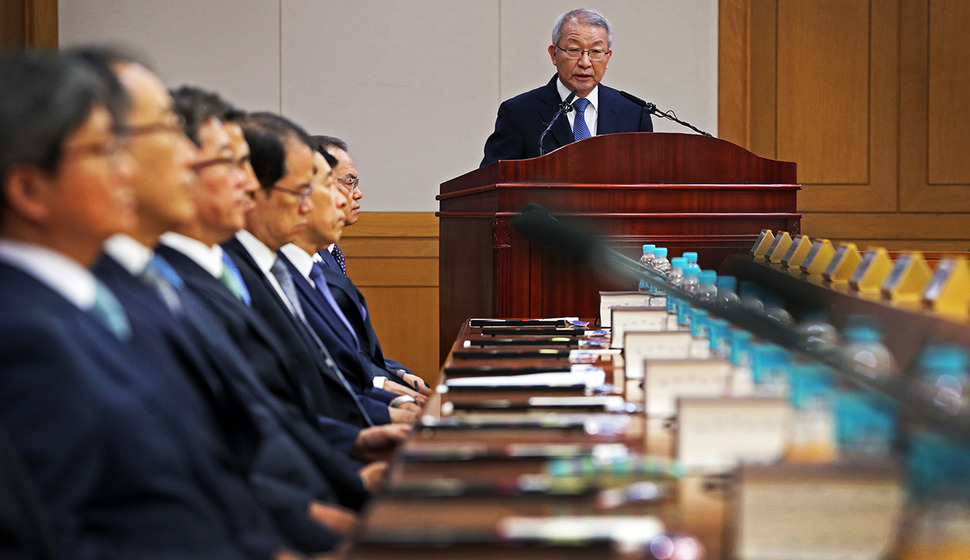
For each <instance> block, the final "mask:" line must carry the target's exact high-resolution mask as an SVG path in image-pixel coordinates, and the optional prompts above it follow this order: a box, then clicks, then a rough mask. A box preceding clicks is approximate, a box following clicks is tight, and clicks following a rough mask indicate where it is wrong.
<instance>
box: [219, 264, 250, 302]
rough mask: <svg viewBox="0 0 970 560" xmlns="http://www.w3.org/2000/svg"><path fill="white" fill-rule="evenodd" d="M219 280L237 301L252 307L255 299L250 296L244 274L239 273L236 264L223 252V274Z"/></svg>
mask: <svg viewBox="0 0 970 560" xmlns="http://www.w3.org/2000/svg"><path fill="white" fill-rule="evenodd" d="M219 280H220V281H221V282H222V283H223V284H225V285H226V287H227V288H229V291H230V292H232V295H234V296H236V299H238V300H240V301H242V302H243V303H245V304H246V306H247V307H252V305H253V298H252V296H250V295H249V289H248V288H246V283H245V282H244V281H243V279H242V274H240V273H239V269H238V268H237V267H236V263H234V262H232V257H230V256H229V253H226V252H225V251H223V252H222V274H220V275H219Z"/></svg>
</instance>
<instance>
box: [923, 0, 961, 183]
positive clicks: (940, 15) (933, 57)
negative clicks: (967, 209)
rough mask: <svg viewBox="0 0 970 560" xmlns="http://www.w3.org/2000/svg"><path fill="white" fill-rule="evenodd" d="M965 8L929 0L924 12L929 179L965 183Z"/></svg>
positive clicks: (957, 0) (952, 1) (949, 0)
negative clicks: (927, 10)
mask: <svg viewBox="0 0 970 560" xmlns="http://www.w3.org/2000/svg"><path fill="white" fill-rule="evenodd" d="M968 30H970V8H968V3H967V1H966V0H934V1H933V2H931V3H930V17H929V43H930V45H929V125H928V126H929V137H928V139H929V149H928V150H927V154H928V155H929V183H930V184H967V183H970V157H967V153H966V144H967V142H966V137H967V133H968V131H970V104H968V103H967V92H968V91H970V64H967V53H970V33H968V32H967V31H968Z"/></svg>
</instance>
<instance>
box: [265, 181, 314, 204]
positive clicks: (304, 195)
mask: <svg viewBox="0 0 970 560" xmlns="http://www.w3.org/2000/svg"><path fill="white" fill-rule="evenodd" d="M270 188H271V189H276V190H278V191H283V192H285V193H287V194H292V195H293V196H298V197H300V206H303V203H304V202H306V200H307V199H308V198H310V193H312V192H313V183H307V184H306V185H303V188H302V189H300V190H296V189H289V188H286V187H281V186H279V185H273V186H271V187H270Z"/></svg>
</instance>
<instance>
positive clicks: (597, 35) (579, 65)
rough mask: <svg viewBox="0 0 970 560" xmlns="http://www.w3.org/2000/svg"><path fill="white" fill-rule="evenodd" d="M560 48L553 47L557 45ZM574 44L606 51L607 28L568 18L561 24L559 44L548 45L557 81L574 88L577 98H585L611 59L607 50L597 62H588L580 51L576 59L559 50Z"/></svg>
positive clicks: (607, 44)
mask: <svg viewBox="0 0 970 560" xmlns="http://www.w3.org/2000/svg"><path fill="white" fill-rule="evenodd" d="M557 46H558V47H559V48H556V47H557ZM570 47H575V48H578V49H583V50H589V49H601V50H604V51H608V50H609V48H610V47H609V36H608V35H607V34H606V29H604V28H602V27H594V26H592V25H586V24H583V23H579V22H577V21H576V20H569V21H567V22H566V23H565V25H563V28H562V38H560V39H559V45H549V56H550V57H552V63H553V65H555V67H556V72H557V73H558V74H559V80H560V81H561V82H562V83H563V84H564V85H565V86H566V88H567V89H569V90H570V91H572V90H574V89H575V90H577V91H578V93H577V95H578V96H579V97H586V96H587V95H589V94H590V92H591V91H593V89H594V88H595V87H596V85H597V84H599V83H600V80H602V79H603V74H605V73H606V67H607V66H608V65H609V62H610V56H611V54H610V53H607V55H606V57H605V58H604V59H603V60H600V61H591V60H590V59H589V55H587V54H586V53H583V54H582V56H580V57H579V59H577V60H570V59H569V58H566V53H564V52H563V51H562V50H561V49H568V48H570Z"/></svg>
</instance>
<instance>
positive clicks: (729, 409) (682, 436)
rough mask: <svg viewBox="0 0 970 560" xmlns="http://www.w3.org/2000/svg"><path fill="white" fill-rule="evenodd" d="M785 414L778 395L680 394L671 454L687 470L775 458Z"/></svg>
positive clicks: (783, 437) (780, 451)
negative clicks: (691, 395)
mask: <svg viewBox="0 0 970 560" xmlns="http://www.w3.org/2000/svg"><path fill="white" fill-rule="evenodd" d="M647 375H648V376H649V375H650V373H649V372H647ZM790 418H791V408H790V406H789V404H788V400H787V399H784V398H774V397H732V398H694V397H682V398H680V399H679V400H678V401H677V437H676V446H677V459H678V460H679V461H680V462H681V464H683V465H684V467H685V468H687V469H705V470H720V471H724V470H730V469H732V468H734V467H735V466H737V464H738V463H773V462H776V461H778V460H779V459H781V457H782V456H783V455H784V452H785V448H786V446H787V444H788V433H789V429H788V427H789V422H790Z"/></svg>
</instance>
